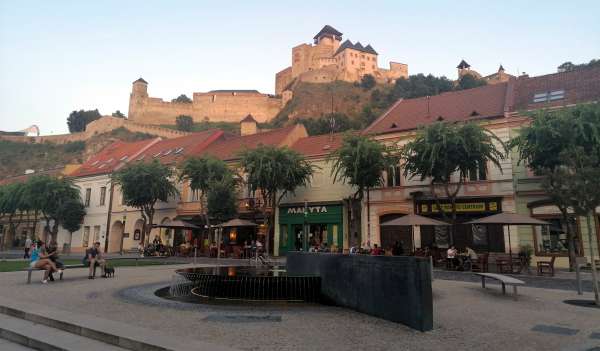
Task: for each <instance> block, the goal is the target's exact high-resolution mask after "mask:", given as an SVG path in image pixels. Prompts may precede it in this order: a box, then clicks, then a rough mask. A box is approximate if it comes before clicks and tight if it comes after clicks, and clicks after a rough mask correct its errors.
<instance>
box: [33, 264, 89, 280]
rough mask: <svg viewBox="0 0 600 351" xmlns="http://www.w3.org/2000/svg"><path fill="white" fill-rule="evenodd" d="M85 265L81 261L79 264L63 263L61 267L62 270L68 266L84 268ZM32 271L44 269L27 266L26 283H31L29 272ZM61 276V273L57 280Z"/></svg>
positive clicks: (60, 278)
mask: <svg viewBox="0 0 600 351" xmlns="http://www.w3.org/2000/svg"><path fill="white" fill-rule="evenodd" d="M85 267H87V266H86V265H84V264H83V263H81V264H70V265H65V266H64V267H63V270H65V269H69V268H85ZM33 271H45V269H40V268H31V267H27V284H31V274H32V273H33ZM62 278H63V273H61V274H60V275H59V276H58V279H59V280H62Z"/></svg>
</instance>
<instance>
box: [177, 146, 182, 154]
mask: <svg viewBox="0 0 600 351" xmlns="http://www.w3.org/2000/svg"><path fill="white" fill-rule="evenodd" d="M182 151H183V148H182V147H178V148H177V149H176V150H175V155H177V154H180V153H181V152H182Z"/></svg>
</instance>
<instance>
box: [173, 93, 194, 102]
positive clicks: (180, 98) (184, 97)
mask: <svg viewBox="0 0 600 351" xmlns="http://www.w3.org/2000/svg"><path fill="white" fill-rule="evenodd" d="M171 102H178V103H184V104H191V103H192V99H190V98H189V97H187V95H185V94H181V95H179V96H178V97H176V98H175V99H173V100H171Z"/></svg>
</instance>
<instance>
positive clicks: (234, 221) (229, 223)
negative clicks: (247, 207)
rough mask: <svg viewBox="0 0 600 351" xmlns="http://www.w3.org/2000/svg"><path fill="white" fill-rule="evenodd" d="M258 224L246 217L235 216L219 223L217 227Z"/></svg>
mask: <svg viewBox="0 0 600 351" xmlns="http://www.w3.org/2000/svg"><path fill="white" fill-rule="evenodd" d="M256 226H258V224H256V223H254V222H250V221H247V220H245V219H239V218H234V219H232V220H229V221H227V222H224V223H221V224H219V225H217V227H222V228H226V227H256Z"/></svg>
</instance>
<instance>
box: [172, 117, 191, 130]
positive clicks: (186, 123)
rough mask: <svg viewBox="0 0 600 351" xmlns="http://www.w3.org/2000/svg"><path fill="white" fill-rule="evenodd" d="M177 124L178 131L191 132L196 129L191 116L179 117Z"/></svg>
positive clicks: (176, 120)
mask: <svg viewBox="0 0 600 351" xmlns="http://www.w3.org/2000/svg"><path fill="white" fill-rule="evenodd" d="M175 124H176V125H177V129H178V130H182V131H184V132H191V131H192V129H193V128H194V119H193V118H192V117H191V116H186V115H179V116H177V118H175Z"/></svg>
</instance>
